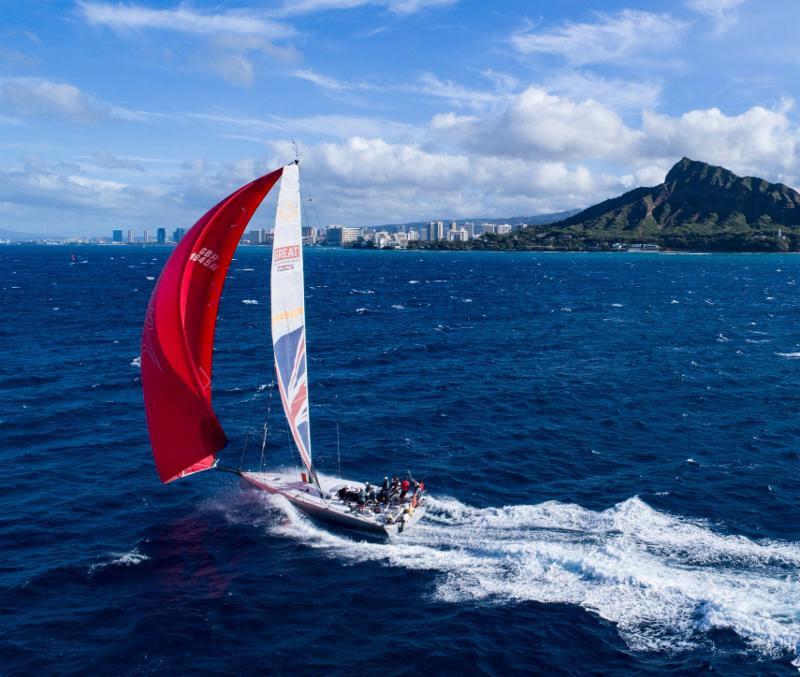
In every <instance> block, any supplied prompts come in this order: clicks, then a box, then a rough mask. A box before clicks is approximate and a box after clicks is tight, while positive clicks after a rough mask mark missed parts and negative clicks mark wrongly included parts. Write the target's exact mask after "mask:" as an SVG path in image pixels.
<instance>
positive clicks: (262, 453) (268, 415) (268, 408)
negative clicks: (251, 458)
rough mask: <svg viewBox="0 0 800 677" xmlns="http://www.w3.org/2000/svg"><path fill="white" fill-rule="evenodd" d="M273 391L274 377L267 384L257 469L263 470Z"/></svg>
mask: <svg viewBox="0 0 800 677" xmlns="http://www.w3.org/2000/svg"><path fill="white" fill-rule="evenodd" d="M274 393H275V379H274V378H273V379H272V383H270V384H269V395H268V396H267V417H266V419H264V436H263V438H262V439H261V461H260V462H259V464H258V469H259V470H260V471H262V472H263V471H264V451H265V449H266V448H267V437H268V436H269V417H270V413H271V412H272V395H273V394H274Z"/></svg>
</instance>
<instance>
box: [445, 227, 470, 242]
mask: <svg viewBox="0 0 800 677" xmlns="http://www.w3.org/2000/svg"><path fill="white" fill-rule="evenodd" d="M467 240H469V233H468V232H467V230H466V228H456V229H452V230H448V231H447V241H448V242H466V241H467Z"/></svg>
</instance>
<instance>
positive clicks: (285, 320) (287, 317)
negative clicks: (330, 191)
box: [270, 159, 322, 491]
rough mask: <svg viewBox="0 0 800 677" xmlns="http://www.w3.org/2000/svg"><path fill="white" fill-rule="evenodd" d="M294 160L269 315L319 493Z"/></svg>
mask: <svg viewBox="0 0 800 677" xmlns="http://www.w3.org/2000/svg"><path fill="white" fill-rule="evenodd" d="M298 165H299V160H297V159H296V160H295V161H294V162H293V163H292V164H290V165H287V166H286V167H284V168H283V177H282V180H281V188H280V193H279V194H278V209H277V212H276V215H275V238H274V242H273V245H272V267H271V270H270V302H271V303H270V308H271V309H270V312H271V316H272V349H273V353H274V355H275V372H276V375H277V381H278V390H279V391H280V394H281V402H282V404H283V411H284V413H285V414H286V420H287V421H288V423H289V429H290V431H291V433H292V438H293V439H294V443H295V445H296V446H297V451H298V452H299V454H300V458H301V460H302V461H303V465H304V466H305V467H306V470H307V471H308V474H309V476H310V478H311V479H312V480H313V482H314V484H316V485H317V488H318V489H320V491H322V487H321V486H320V483H319V479H318V477H317V473H316V471H315V470H314V465H313V463H312V460H311V422H310V419H309V404H308V372H307V368H306V311H305V295H304V277H303V236H302V230H301V214H300V170H299V166H298Z"/></svg>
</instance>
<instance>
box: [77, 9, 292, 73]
mask: <svg viewBox="0 0 800 677" xmlns="http://www.w3.org/2000/svg"><path fill="white" fill-rule="evenodd" d="M79 7H80V9H81V10H82V12H83V16H84V19H85V20H86V21H87V22H88V23H90V24H92V25H95V26H105V27H107V28H111V29H113V30H117V31H141V30H160V31H171V32H174V33H185V34H188V35H192V36H196V37H201V38H203V39H205V40H206V41H207V42H209V43H210V45H211V47H212V49H211V50H208V51H211V52H212V56H211V57H210V58H207V59H205V60H204V61H203V62H204V64H207V67H208V68H209V69H210V70H211V71H213V72H214V73H216V74H218V75H220V76H221V77H222V78H223V79H224V80H225V81H226V82H229V83H230V84H232V85H236V86H240V87H249V86H251V85H252V84H253V82H254V80H255V66H254V63H253V59H252V58H251V57H252V56H253V55H257V54H262V55H268V56H272V57H277V58H281V59H293V58H296V56H297V52H296V50H295V48H294V47H292V46H286V45H282V46H278V45H276V44H275V41H281V40H286V39H288V38H292V37H295V36H296V35H297V31H296V30H295V29H294V28H293V27H291V26H290V25H288V24H285V23H282V22H278V21H274V20H273V19H270V18H267V17H266V16H264V15H260V14H255V13H253V12H247V11H228V12H217V13H201V12H198V11H194V10H192V9H189V8H188V7H187V6H183V5H181V6H179V7H178V8H177V9H151V8H148V7H142V6H140V5H121V4H120V5H112V4H108V3H100V2H88V1H87V2H80V3H79Z"/></svg>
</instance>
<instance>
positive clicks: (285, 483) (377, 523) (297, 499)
mask: <svg viewBox="0 0 800 677" xmlns="http://www.w3.org/2000/svg"><path fill="white" fill-rule="evenodd" d="M239 476H240V477H241V478H242V479H243V480H244V481H245V482H247V483H248V484H249V485H251V486H253V487H255V488H257V489H260V490H262V491H266V492H268V493H270V494H275V495H280V496H283V497H284V498H286V499H287V500H288V501H289V502H290V503H291V504H292V505H294V506H295V507H296V508H298V509H299V510H301V511H303V512H304V513H306V514H307V515H309V516H311V517H313V518H315V519H319V520H322V521H324V522H327V523H329V524H335V525H337V526H341V527H345V528H348V529H355V530H358V531H367V532H370V533H374V534H382V535H385V536H396V535H398V534H402V533H403V532H404V531H406V530H407V529H408V528H409V527H411V526H412V525H414V524H416V522H418V521H419V520H420V519H421V518H422V516H423V515H424V514H425V505H424V503H425V499H424V498H423V499H422V501H420V504H419V505H417V506H416V507H412V505H411V497H410V496H409V500H407V501H405V502H402V503H395V504H393V505H391V506H388V507H385V508H384V507H379V506H375V505H370V506H358V505H356V504H355V503H353V502H348V501H343V500H341V499H339V497H338V495H337V492H338V491H339V489H340V488H341V487H342V486H345V485H346V486H347V487H349V488H350V489H353V490H355V491H358V490H360V489H362V488H364V486H365V485H364V484H363V483H362V482H353V481H349V480H342V479H339V478H325V477H320V484H321V486H322V492H320V491H319V489H317V487H316V486H315V485H314V484H311V483H310V482H303V481H302V480H298V479H297V477H296V476H295V475H290V474H285V473H279V472H247V471H241V472H239Z"/></svg>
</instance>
